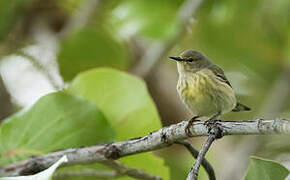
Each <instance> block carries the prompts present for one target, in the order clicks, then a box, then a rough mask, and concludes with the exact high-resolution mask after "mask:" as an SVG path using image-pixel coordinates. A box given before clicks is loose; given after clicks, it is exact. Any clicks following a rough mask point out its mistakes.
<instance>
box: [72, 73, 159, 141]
mask: <svg viewBox="0 0 290 180" xmlns="http://www.w3.org/2000/svg"><path fill="white" fill-rule="evenodd" d="M68 92H70V93H72V94H74V95H78V96H81V97H83V98H85V99H87V100H89V101H90V102H92V103H95V104H96V105H98V107H99V108H100V109H101V111H102V112H103V113H104V115H105V116H106V118H107V119H108V121H109V122H110V123H111V124H112V126H113V127H114V129H115V131H116V132H117V138H118V139H119V140H125V139H128V138H134V137H138V136H143V135H146V134H148V133H149V132H151V131H153V130H156V129H158V128H160V127H161V126H160V119H159V116H158V113H157V110H156V108H155V105H154V103H153V101H152V99H151V97H150V95H149V94H148V92H147V88H146V85H145V83H144V82H143V81H142V80H141V79H139V78H137V77H134V76H131V75H129V74H127V73H124V72H121V71H118V70H113V69H108V68H97V69H93V70H90V71H87V72H84V73H81V74H79V75H78V76H77V77H76V78H75V79H74V80H73V81H72V83H71V84H70V85H69V87H68Z"/></svg>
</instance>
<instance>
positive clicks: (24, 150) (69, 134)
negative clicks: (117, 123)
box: [0, 92, 114, 165]
mask: <svg viewBox="0 0 290 180" xmlns="http://www.w3.org/2000/svg"><path fill="white" fill-rule="evenodd" d="M113 138H114V131H113V129H112V128H111V126H110V125H109V123H108V122H107V121H106V119H105V117H104V116H103V114H102V113H101V112H100V110H99V109H98V107H97V106H96V105H95V104H92V103H90V102H88V101H86V100H83V99H80V98H78V97H74V96H72V95H69V94H66V93H64V92H58V93H53V94H49V95H46V96H44V97H42V98H41V99H39V100H38V101H37V102H36V103H35V104H34V105H33V106H32V107H31V108H30V109H29V110H28V111H26V112H21V113H18V114H16V115H14V116H12V117H10V118H8V119H6V120H5V121H4V122H3V123H2V125H1V127H0V153H1V156H0V157H1V158H0V165H3V164H7V163H12V162H15V161H17V160H21V159H24V158H26V157H28V156H31V155H39V154H43V153H47V152H50V151H52V150H57V149H64V148H70V147H80V146H87V145H93V144H96V143H97V142H105V141H110V140H112V139H113Z"/></svg>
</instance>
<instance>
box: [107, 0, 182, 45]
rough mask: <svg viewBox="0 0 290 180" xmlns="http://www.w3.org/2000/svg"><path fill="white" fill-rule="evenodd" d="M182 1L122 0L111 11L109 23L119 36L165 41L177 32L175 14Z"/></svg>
mask: <svg viewBox="0 0 290 180" xmlns="http://www.w3.org/2000/svg"><path fill="white" fill-rule="evenodd" d="M181 2H182V1H156V0H138V1H131V0H123V1H120V3H119V5H118V6H116V8H115V9H114V10H113V13H112V18H111V22H112V25H113V26H115V27H116V29H118V31H119V32H118V33H119V34H120V35H121V36H125V37H126V36H127V37H130V36H131V35H135V33H136V34H138V35H142V36H145V37H147V38H150V39H152V40H166V39H169V38H170V37H172V36H173V35H174V34H175V33H176V32H177V30H178V27H179V24H178V22H177V21H176V12H177V10H178V7H179V5H180V4H181Z"/></svg>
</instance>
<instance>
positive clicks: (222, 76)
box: [208, 64, 232, 87]
mask: <svg viewBox="0 0 290 180" xmlns="http://www.w3.org/2000/svg"><path fill="white" fill-rule="evenodd" d="M208 69H209V70H211V71H212V72H213V73H214V74H215V75H216V78H217V79H218V80H220V81H222V82H224V83H227V84H228V85H229V86H230V87H232V85H231V83H230V82H229V80H228V79H227V77H226V76H225V73H224V71H223V70H222V68H220V67H218V66H217V65H215V64H213V65H211V66H210V67H208Z"/></svg>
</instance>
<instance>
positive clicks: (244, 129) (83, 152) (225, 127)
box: [0, 119, 290, 176]
mask: <svg viewBox="0 0 290 180" xmlns="http://www.w3.org/2000/svg"><path fill="white" fill-rule="evenodd" d="M187 125H188V121H183V122H181V123H178V124H174V125H171V126H169V127H164V128H162V129H159V130H157V131H154V132H151V133H150V134H149V135H147V136H144V137H140V138H135V139H130V140H126V141H121V142H115V143H108V144H101V145H95V146H91V147H83V148H71V149H66V150H61V151H57V152H52V153H49V154H45V155H41V156H37V157H33V158H31V159H28V160H24V161H20V162H17V163H14V164H11V165H7V166H5V167H2V168H1V169H0V176H18V175H27V174H33V173H36V172H39V171H41V170H44V169H46V168H48V167H49V166H50V165H52V164H53V163H55V162H56V161H57V160H58V159H59V158H61V157H62V156H63V155H66V156H67V158H68V162H66V163H64V164H63V165H62V166H72V165H77V164H91V163H95V162H100V163H102V162H105V161H108V160H113V159H119V158H121V157H124V156H129V155H133V154H138V153H142V152H148V151H153V150H156V149H161V148H164V147H168V146H170V145H172V144H173V143H175V142H176V141H178V140H182V139H186V138H189V137H199V136H207V135H208V129H207V126H206V125H205V124H204V122H201V121H198V122H194V123H193V124H192V125H191V126H190V128H188V129H187V130H188V131H187V130H186V127H187ZM220 125H221V127H222V128H221V131H222V134H223V135H254V134H256V135H261V134H267V135H268V134H286V133H287V134H290V120H285V119H275V120H262V119H258V120H253V121H223V122H220Z"/></svg>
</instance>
